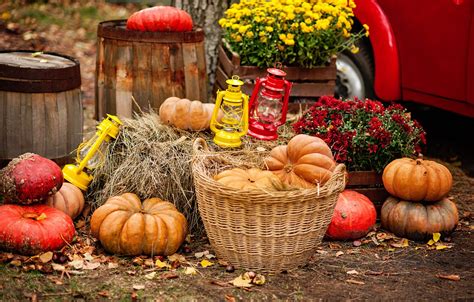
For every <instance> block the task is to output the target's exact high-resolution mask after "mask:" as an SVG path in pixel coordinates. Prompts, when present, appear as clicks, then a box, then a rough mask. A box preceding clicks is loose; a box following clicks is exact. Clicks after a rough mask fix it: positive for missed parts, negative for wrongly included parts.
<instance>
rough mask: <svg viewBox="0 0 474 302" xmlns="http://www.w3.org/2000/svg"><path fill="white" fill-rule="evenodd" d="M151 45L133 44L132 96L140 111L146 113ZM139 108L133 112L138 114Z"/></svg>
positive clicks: (149, 89) (149, 88) (149, 80)
mask: <svg viewBox="0 0 474 302" xmlns="http://www.w3.org/2000/svg"><path fill="white" fill-rule="evenodd" d="M151 48H152V43H140V42H133V74H134V76H133V92H132V94H133V96H134V98H135V100H136V101H137V103H138V105H139V106H140V109H141V111H148V108H149V106H150V98H151ZM140 109H139V108H136V109H134V111H138V112H140Z"/></svg>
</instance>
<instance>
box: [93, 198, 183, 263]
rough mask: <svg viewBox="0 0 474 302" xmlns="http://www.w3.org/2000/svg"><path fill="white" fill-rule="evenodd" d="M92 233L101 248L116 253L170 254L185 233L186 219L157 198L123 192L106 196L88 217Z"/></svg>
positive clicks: (168, 204)
mask: <svg viewBox="0 0 474 302" xmlns="http://www.w3.org/2000/svg"><path fill="white" fill-rule="evenodd" d="M91 232H92V235H93V236H94V237H95V238H97V239H99V240H100V242H101V244H102V246H103V247H104V249H105V250H106V251H108V252H110V253H113V254H118V255H129V256H136V255H142V254H144V255H163V256H168V255H172V254H174V253H175V252H176V251H177V250H178V248H179V247H180V245H181V244H182V243H183V241H184V239H185V237H186V233H187V221H186V218H185V217H184V216H183V214H181V213H180V212H178V210H177V209H176V208H175V206H174V205H173V204H172V203H170V202H168V201H163V200H161V199H159V198H149V199H145V200H144V201H143V203H142V202H141V201H140V198H138V196H137V195H135V194H133V193H125V194H122V195H120V196H113V197H111V198H109V199H108V200H107V201H106V202H105V204H104V205H102V206H101V207H99V208H98V209H97V210H96V211H95V212H94V213H93V214H92V218H91Z"/></svg>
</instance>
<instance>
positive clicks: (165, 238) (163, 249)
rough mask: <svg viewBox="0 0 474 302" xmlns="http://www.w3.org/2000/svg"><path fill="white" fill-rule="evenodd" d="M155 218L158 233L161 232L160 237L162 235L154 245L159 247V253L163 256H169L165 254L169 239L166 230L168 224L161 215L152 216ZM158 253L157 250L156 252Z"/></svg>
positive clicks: (168, 233)
mask: <svg viewBox="0 0 474 302" xmlns="http://www.w3.org/2000/svg"><path fill="white" fill-rule="evenodd" d="M153 217H154V218H155V223H156V224H157V225H159V228H158V233H161V234H163V235H162V236H161V237H162V240H160V242H159V245H158V244H157V245H154V246H155V247H159V248H160V249H159V254H163V255H165V256H169V255H167V247H168V244H169V241H170V232H169V230H168V225H167V224H166V222H165V221H164V220H163V218H162V217H161V216H153ZM165 233H166V236H165ZM157 254H158V252H157Z"/></svg>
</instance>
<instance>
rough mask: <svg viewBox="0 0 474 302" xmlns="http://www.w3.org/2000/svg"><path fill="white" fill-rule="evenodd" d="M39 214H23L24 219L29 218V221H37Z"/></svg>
mask: <svg viewBox="0 0 474 302" xmlns="http://www.w3.org/2000/svg"><path fill="white" fill-rule="evenodd" d="M38 216H39V215H38V214H36V213H25V214H23V218H27V219H34V220H36V218H38Z"/></svg>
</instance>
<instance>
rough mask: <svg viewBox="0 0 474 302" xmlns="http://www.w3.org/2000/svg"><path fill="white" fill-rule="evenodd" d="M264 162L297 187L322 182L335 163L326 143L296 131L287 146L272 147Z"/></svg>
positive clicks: (329, 175) (325, 179) (288, 182)
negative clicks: (296, 133)
mask: <svg viewBox="0 0 474 302" xmlns="http://www.w3.org/2000/svg"><path fill="white" fill-rule="evenodd" d="M265 164H266V165H267V167H268V169H269V170H270V171H272V172H273V173H275V174H276V175H277V176H278V177H279V178H280V179H281V180H282V181H283V182H284V183H286V184H288V185H290V186H296V187H300V188H313V187H315V185H316V184H317V183H319V184H324V183H325V182H326V181H328V180H329V178H330V177H331V175H332V172H333V171H334V168H335V167H336V162H335V161H334V157H333V155H332V152H331V149H329V147H328V145H327V144H326V143H325V142H324V141H323V140H322V139H320V138H319V137H315V136H309V135H306V134H298V135H296V136H295V137H293V138H292V139H291V140H290V141H289V142H288V145H287V146H278V147H275V148H273V149H272V151H271V152H270V156H269V157H267V158H266V159H265Z"/></svg>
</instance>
